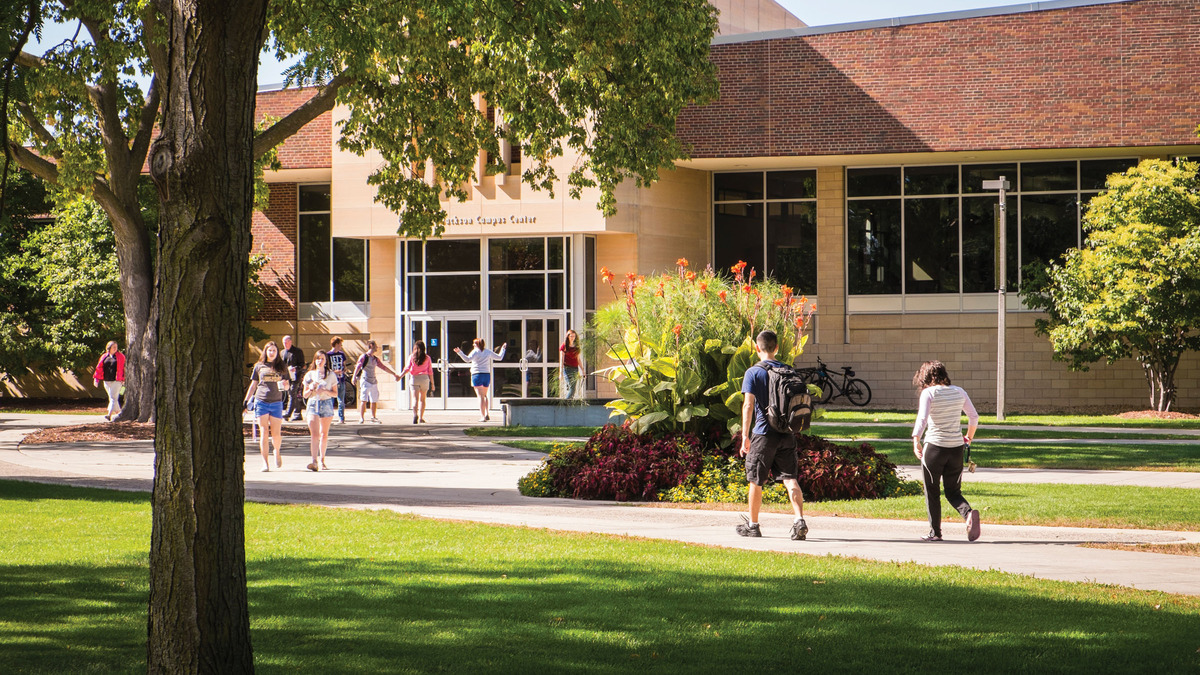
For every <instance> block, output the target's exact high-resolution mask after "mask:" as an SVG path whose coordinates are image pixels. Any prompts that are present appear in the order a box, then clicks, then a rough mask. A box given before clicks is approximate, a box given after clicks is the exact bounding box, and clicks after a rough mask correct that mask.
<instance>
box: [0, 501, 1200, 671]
mask: <svg viewBox="0 0 1200 675" xmlns="http://www.w3.org/2000/svg"><path fill="white" fill-rule="evenodd" d="M246 515H247V569H248V574H249V585H250V604H251V607H250V614H251V623H252V631H253V633H252V637H253V641H254V649H255V658H256V666H257V668H258V670H259V671H260V672H264V673H272V672H311V673H337V672H346V673H374V672H396V673H429V672H456V673H458V672H466V673H474V672H487V673H517V672H520V673H550V672H566V673H575V672H578V673H629V672H638V673H641V672H654V673H688V674H692V673H722V674H724V673H729V672H746V671H747V670H748V669H753V670H754V671H755V672H813V673H816V672H889V673H891V672H911V673H926V672H931V670H932V671H936V672H964V671H965V672H995V673H1007V672H1049V673H1057V672H1064V673H1065V672H1078V673H1089V674H1091V673H1096V672H1138V671H1153V672H1196V670H1197V668H1200V653H1198V652H1197V647H1200V641H1198V638H1197V635H1200V599H1198V598H1192V597H1186V596H1171V595H1167V594H1163V593H1155V592H1146V591H1137V590H1131V589H1125V588H1118V587H1112V586H1100V585H1094V584H1070V583H1061V582H1050V581H1043V580H1038V579H1032V578H1026V577H1019V576H1015V575H1008V574H1002V573H998V572H980V571H975V570H964V569H957V568H929V567H922V566H918V565H912V564H896V563H877V562H866V561H861V560H853V559H845V558H837V557H829V556H827V557H809V556H799V555H788V554H773V553H756V552H748V551H732V550H723V549H716V548H709V547H699V546H689V545H684V544H678V543H673V542H660V541H644V540H637V539H628V538H620V537H605V536H599V535H580V534H561V533H553V532H548V531H545V530H532V529H523V528H506V527H497V526H488V525H476V524H466V523H449V522H440V521H433V520H422V519H416V518H411V517H405V516H400V515H396V514H392V513H388V512H370V511H368V512H363V511H350V510H342V509H327V508H316V507H296V506H277V505H260V504H249V505H247V507H246ZM0 518H3V522H4V523H5V535H4V537H3V538H0V579H3V580H4V582H3V585H0V589H2V590H0V640H2V641H3V643H4V645H5V647H4V669H5V670H7V671H8V672H19V673H63V672H106V673H107V672H144V671H145V644H144V642H145V635H146V613H145V603H146V599H147V593H148V591H147V567H146V547H147V542H148V539H149V504H148V499H147V497H146V495H144V494H128V493H117V492H110V491H103V490H87V489H73V488H64V487H57V486H42V485H33V484H20V483H13V482H0Z"/></svg>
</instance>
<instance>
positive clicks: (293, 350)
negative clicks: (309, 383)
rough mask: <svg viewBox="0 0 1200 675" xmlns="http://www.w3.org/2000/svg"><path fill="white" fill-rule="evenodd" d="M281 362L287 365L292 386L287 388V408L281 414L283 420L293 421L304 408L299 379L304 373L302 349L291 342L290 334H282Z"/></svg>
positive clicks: (298, 417)
mask: <svg viewBox="0 0 1200 675" xmlns="http://www.w3.org/2000/svg"><path fill="white" fill-rule="evenodd" d="M279 356H280V358H282V359H283V364H284V365H285V366H287V369H288V377H290V378H291V382H292V388H291V389H289V390H288V396H287V410H286V412H284V414H283V419H284V420H285V421H291V422H295V421H296V420H298V419H300V411H301V409H303V408H304V397H303V396H302V395H301V393H300V379H301V377H302V376H303V373H304V350H302V349H300V348H299V347H297V346H296V345H294V344H292V336H291V335H284V336H283V352H282V353H280V355H279Z"/></svg>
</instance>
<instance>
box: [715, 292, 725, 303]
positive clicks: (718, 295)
mask: <svg viewBox="0 0 1200 675" xmlns="http://www.w3.org/2000/svg"><path fill="white" fill-rule="evenodd" d="M717 297H719V298H721V302H725V291H721V292H720V293H717Z"/></svg>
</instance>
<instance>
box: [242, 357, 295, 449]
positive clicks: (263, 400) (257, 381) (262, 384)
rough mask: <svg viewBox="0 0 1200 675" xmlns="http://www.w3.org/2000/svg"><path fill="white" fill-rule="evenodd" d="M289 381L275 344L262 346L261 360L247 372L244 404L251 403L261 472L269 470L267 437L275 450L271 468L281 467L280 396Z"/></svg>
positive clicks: (281, 404)
mask: <svg viewBox="0 0 1200 675" xmlns="http://www.w3.org/2000/svg"><path fill="white" fill-rule="evenodd" d="M291 385H292V380H291V378H290V377H289V374H288V368H287V366H286V365H284V363H283V359H282V358H280V356H279V347H278V346H277V345H276V344H275V341H274V340H272V341H271V342H268V343H267V346H266V347H263V352H262V357H260V358H259V359H258V363H256V364H254V371H253V372H251V373H250V388H249V389H247V390H246V397H245V403H246V405H247V406H249V405H250V403H251V401H253V402H254V417H255V419H257V420H258V428H259V431H260V432H261V433H260V434H259V440H258V449H259V452H261V453H262V460H263V466H262V470H263V471H270V470H271V463H270V455H268V454H267V436H268V435H269V436H270V437H271V444H272V445H273V446H274V447H275V468H277V469H278V468H282V467H283V458H281V457H280V456H279V450H280V445H281V444H282V443H283V432H282V431H281V427H282V425H283V394H284V392H286V391H288V390H289V389H290V388H291Z"/></svg>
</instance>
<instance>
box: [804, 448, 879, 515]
mask: <svg viewBox="0 0 1200 675" xmlns="http://www.w3.org/2000/svg"><path fill="white" fill-rule="evenodd" d="M796 443H797V451H798V452H797V455H798V456H799V461H800V487H801V488H803V490H804V497H805V499H811V500H813V501H822V500H829V499H875V498H877V497H881V496H884V495H883V493H885V492H886V491H887V490H888V486H890V485H891V483H893V482H895V481H896V465H895V464H893V463H892V462H891V461H889V460H888V458H887V457H885V456H883V455H881V454H879V453H878V452H875V448H874V447H872V446H871V445H869V444H867V443H862V444H861V445H858V446H853V445H836V444H834V443H831V442H829V441H827V440H825V439H824V438H821V437H820V436H810V435H801V436H797V437H796Z"/></svg>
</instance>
